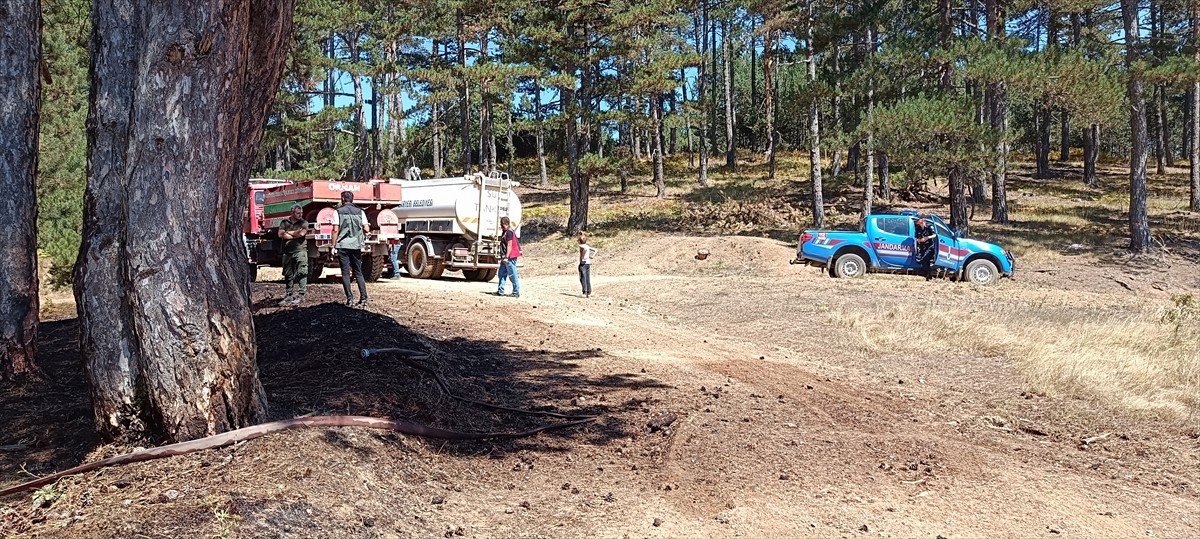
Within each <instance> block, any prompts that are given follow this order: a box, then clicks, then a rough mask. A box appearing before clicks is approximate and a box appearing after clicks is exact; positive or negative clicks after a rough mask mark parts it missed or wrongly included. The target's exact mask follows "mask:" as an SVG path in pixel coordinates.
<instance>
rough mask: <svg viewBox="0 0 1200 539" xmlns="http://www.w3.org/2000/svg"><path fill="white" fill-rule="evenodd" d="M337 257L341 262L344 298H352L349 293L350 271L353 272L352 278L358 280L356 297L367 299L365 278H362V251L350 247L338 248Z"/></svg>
mask: <svg viewBox="0 0 1200 539" xmlns="http://www.w3.org/2000/svg"><path fill="white" fill-rule="evenodd" d="M338 259H339V261H340V262H341V263H342V290H344V291H345V292H346V299H354V296H353V295H352V294H351V293H350V272H352V271H353V272H354V278H355V279H357V280H358V299H359V300H364V299H367V280H366V279H364V278H363V273H362V251H359V250H356V249H351V250H346V249H338Z"/></svg>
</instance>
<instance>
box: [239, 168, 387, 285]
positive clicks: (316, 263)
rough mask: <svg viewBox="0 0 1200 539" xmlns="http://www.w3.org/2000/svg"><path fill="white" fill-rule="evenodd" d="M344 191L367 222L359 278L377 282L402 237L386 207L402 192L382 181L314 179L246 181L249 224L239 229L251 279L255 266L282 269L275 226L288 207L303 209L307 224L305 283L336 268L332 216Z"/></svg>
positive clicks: (286, 215)
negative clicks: (326, 270) (391, 252)
mask: <svg viewBox="0 0 1200 539" xmlns="http://www.w3.org/2000/svg"><path fill="white" fill-rule="evenodd" d="M343 191H350V192H352V193H354V204H355V205H356V206H358V207H360V208H362V209H363V211H364V212H365V213H366V214H367V220H368V221H369V222H370V226H371V232H370V233H369V234H368V235H367V241H366V245H365V246H363V251H362V255H363V257H362V268H363V277H365V278H366V279H367V280H368V281H377V280H379V277H380V276H381V275H382V274H383V271H384V269H386V268H387V266H388V264H389V256H388V253H389V250H390V249H391V246H392V245H395V244H398V243H399V242H400V240H401V238H402V236H401V235H400V226H399V222H398V221H397V219H396V214H395V213H393V212H392V211H391V210H390V209H389V208H391V207H392V206H394V205H396V204H398V203H400V202H401V191H400V187H399V186H396V185H392V184H390V183H388V182H386V181H377V180H373V181H370V182H351V181H327V180H312V181H303V182H291V181H287V180H265V179H254V180H250V204H249V213H250V215H249V217H250V218H249V219H248V220H247V223H246V227H245V229H244V230H243V233H244V237H245V239H246V249H247V252H248V254H249V262H250V266H251V275H252V276H255V275H257V272H258V267H259V266H273V267H282V266H283V253H282V252H281V251H280V246H281V245H282V242H281V241H280V240H279V236H278V232H279V224H280V223H281V222H283V220H284V219H287V218H289V217H291V213H292V206H293V205H296V204H299V205H300V206H301V207H303V208H304V219H305V220H307V221H308V242H307V243H308V272H309V275H308V277H309V280H313V281H315V280H317V279H318V278H320V277H321V273H322V271H323V270H324V268H326V267H331V268H336V267H338V266H339V264H338V260H337V257H334V256H332V254H331V253H332V250H333V244H334V239H335V238H333V216H334V214H335V213H337V206H338V204H339V203H340V202H341V196H342V192H343Z"/></svg>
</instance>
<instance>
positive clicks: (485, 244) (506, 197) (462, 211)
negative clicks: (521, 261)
mask: <svg viewBox="0 0 1200 539" xmlns="http://www.w3.org/2000/svg"><path fill="white" fill-rule="evenodd" d="M388 185H392V186H396V187H398V188H399V189H400V195H401V196H400V198H401V200H400V203H399V204H397V205H396V206H395V207H393V208H392V213H393V214H394V216H395V218H396V221H397V222H398V223H399V228H400V235H401V240H400V252H399V255H398V256H399V260H400V261H401V262H402V263H403V265H404V269H405V271H407V272H408V275H409V276H410V277H415V278H418V279H433V278H437V277H439V276H441V275H442V273H443V272H446V271H462V274H463V277H464V278H466V279H467V280H468V281H481V282H486V281H490V280H492V279H493V278H495V277H496V273H497V272H498V271H499V268H500V261H499V254H500V236H501V234H502V233H503V230H502V229H501V228H500V218H501V217H508V218H509V220H510V222H511V225H512V227H513V228H514V229H515V230H518V231H519V227H520V225H521V201H520V199H518V198H517V194H516V193H514V192H513V190H512V189H513V188H514V187H516V186H517V185H518V184H517V182H515V181H512V180H510V179H509V177H508V175H507V174H502V173H501V174H492V175H484V174H478V173H476V174H471V175H467V176H460V177H455V178H439V179H431V180H390V181H389V182H388ZM518 235H519V232H518Z"/></svg>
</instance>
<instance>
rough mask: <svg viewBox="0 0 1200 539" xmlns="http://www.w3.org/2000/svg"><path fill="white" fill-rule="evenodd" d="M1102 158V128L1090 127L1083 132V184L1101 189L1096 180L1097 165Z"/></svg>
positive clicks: (1094, 125) (1096, 125)
mask: <svg viewBox="0 0 1200 539" xmlns="http://www.w3.org/2000/svg"><path fill="white" fill-rule="evenodd" d="M1099 158H1100V126H1099V125H1098V124H1092V125H1089V126H1088V127H1087V128H1086V129H1084V130H1083V184H1084V185H1086V186H1088V187H1091V188H1092V189H1098V188H1100V181H1099V180H1097V178H1096V163H1097V161H1098V160H1099Z"/></svg>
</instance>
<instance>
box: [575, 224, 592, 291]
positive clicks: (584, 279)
mask: <svg viewBox="0 0 1200 539" xmlns="http://www.w3.org/2000/svg"><path fill="white" fill-rule="evenodd" d="M577 239H578V240H579V284H581V285H583V297H585V298H590V297H592V257H593V256H595V255H596V248H595V247H592V246H591V245H588V242H587V232H580V233H579V236H578V237H577Z"/></svg>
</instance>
